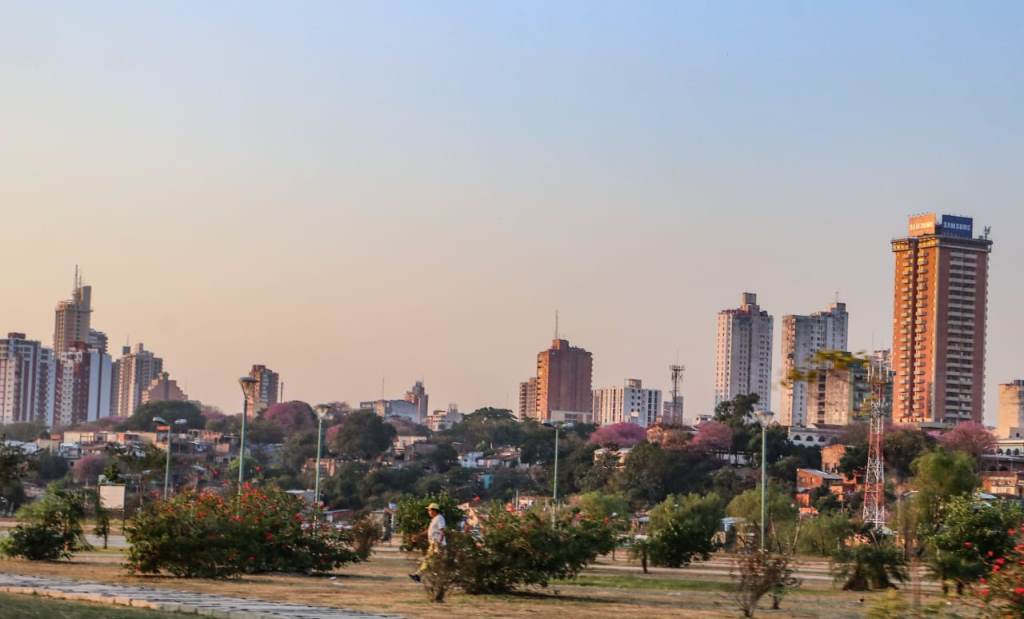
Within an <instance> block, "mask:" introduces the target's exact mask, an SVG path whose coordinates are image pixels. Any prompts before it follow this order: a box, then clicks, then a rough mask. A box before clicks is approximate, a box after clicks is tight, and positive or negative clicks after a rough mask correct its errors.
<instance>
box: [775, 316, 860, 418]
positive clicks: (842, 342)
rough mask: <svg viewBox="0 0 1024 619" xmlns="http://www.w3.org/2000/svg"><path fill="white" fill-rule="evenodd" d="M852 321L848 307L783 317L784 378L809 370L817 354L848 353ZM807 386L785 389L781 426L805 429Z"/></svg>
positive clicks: (795, 385) (780, 416)
mask: <svg viewBox="0 0 1024 619" xmlns="http://www.w3.org/2000/svg"><path fill="white" fill-rule="evenodd" d="M849 322H850V317H849V314H848V313H847V312H846V304H845V303H833V304H832V305H830V306H829V307H828V309H827V310H825V311H823V312H815V313H813V314H810V315H809V316H798V315H794V314H790V315H786V316H783V317H782V365H783V372H784V374H783V375H784V376H789V374H790V372H792V371H793V370H794V369H796V368H807V367H808V365H809V364H810V363H811V360H812V358H813V357H814V355H815V353H817V352H819V351H822V350H846V349H847V335H848V332H849ZM809 387H813V385H808V383H806V382H802V381H794V382H793V383H792V384H788V385H784V386H783V388H782V403H781V406H780V407H779V423H780V424H781V425H784V426H801V427H802V426H806V425H808V423H815V422H816V420H815V419H808V415H807V403H808V392H807V391H808V388H809Z"/></svg>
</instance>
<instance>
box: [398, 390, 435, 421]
mask: <svg viewBox="0 0 1024 619" xmlns="http://www.w3.org/2000/svg"><path fill="white" fill-rule="evenodd" d="M404 399H405V401H406V402H408V403H409V404H412V405H414V406H415V407H416V423H426V421H427V417H428V416H430V409H429V408H428V405H429V404H428V403H429V402H430V396H429V395H427V389H426V388H425V387H424V386H423V381H421V380H418V381H416V383H415V384H414V385H413V386H412V389H410V390H409V391H406V392H405V398H404Z"/></svg>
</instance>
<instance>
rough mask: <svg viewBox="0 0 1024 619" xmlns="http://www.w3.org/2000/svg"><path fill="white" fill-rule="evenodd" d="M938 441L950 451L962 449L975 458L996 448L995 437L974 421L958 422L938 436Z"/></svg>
mask: <svg viewBox="0 0 1024 619" xmlns="http://www.w3.org/2000/svg"><path fill="white" fill-rule="evenodd" d="M939 443H940V444H941V445H942V446H943V447H945V448H946V449H948V450H950V451H962V452H964V453H967V454H970V455H972V456H974V457H975V458H980V457H981V456H982V455H983V454H986V453H991V452H992V451H994V450H995V448H996V437H995V436H994V435H993V434H992V433H991V432H989V431H988V429H987V428H986V427H985V426H983V425H981V424H980V423H978V422H976V421H964V422H963V423H958V424H956V426H954V427H953V429H952V430H950V431H949V432H946V433H945V434H943V435H942V437H941V438H939Z"/></svg>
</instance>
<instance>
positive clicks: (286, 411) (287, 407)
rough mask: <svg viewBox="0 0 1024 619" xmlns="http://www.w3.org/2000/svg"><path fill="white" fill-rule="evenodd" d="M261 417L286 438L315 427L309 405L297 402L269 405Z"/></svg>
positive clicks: (314, 416)
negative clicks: (279, 430)
mask: <svg viewBox="0 0 1024 619" xmlns="http://www.w3.org/2000/svg"><path fill="white" fill-rule="evenodd" d="M261 416H262V418H263V419H264V420H265V421H267V422H268V423H271V424H273V425H275V426H278V427H279V428H280V429H281V432H282V433H283V434H284V436H286V437H287V436H291V435H292V434H295V433H296V432H306V431H309V430H313V429H314V428H316V426H317V420H316V414H315V413H313V409H312V408H311V407H310V406H309V404H306V403H305V402H300V401H298V400H292V401H291V402H278V403H277V404H271V405H270V407H269V408H267V410H265V411H263V413H262V415H261Z"/></svg>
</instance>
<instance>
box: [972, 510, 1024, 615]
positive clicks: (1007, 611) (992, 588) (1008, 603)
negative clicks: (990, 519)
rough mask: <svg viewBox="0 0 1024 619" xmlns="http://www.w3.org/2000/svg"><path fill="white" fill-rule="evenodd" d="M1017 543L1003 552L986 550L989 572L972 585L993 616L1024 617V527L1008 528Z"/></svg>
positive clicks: (988, 613) (984, 610)
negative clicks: (996, 552)
mask: <svg viewBox="0 0 1024 619" xmlns="http://www.w3.org/2000/svg"><path fill="white" fill-rule="evenodd" d="M1007 534H1008V535H1010V536H1011V537H1012V538H1013V539H1014V540H1015V541H1016V544H1015V545H1014V546H1013V547H1011V548H1010V549H1008V550H1007V551H1006V552H1004V553H1003V554H1002V555H997V554H995V553H987V552H986V553H985V555H984V559H983V560H984V561H985V563H986V566H987V568H988V573H987V575H985V576H983V577H981V578H979V579H978V581H977V583H975V584H974V586H973V587H972V592H973V594H974V597H975V599H976V600H977V601H978V602H979V604H980V606H981V607H982V611H983V612H984V613H985V615H986V616H989V617H1000V618H1004V617H1017V618H1018V619H1024V529H1021V528H1019V527H1015V528H1011V529H1008V530H1007Z"/></svg>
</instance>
